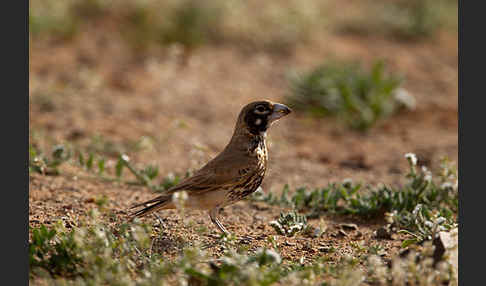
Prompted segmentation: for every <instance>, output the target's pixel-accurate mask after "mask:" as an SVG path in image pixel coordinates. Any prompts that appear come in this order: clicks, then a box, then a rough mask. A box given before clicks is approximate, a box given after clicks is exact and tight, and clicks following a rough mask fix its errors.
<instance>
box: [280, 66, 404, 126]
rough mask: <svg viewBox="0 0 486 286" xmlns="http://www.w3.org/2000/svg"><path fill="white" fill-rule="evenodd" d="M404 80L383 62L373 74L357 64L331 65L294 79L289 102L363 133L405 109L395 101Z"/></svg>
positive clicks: (291, 104) (319, 67)
mask: <svg viewBox="0 0 486 286" xmlns="http://www.w3.org/2000/svg"><path fill="white" fill-rule="evenodd" d="M401 81H402V80H401V79H400V78H399V77H397V76H395V75H393V74H389V73H386V72H385V64H384V62H382V61H378V62H376V63H375V64H374V65H373V66H372V68H371V70H370V71H365V70H363V69H362V67H361V66H360V65H359V64H357V63H350V62H330V63H327V64H324V65H321V66H318V67H317V68H315V69H313V70H311V71H309V72H306V73H303V74H297V75H294V76H293V77H291V79H290V88H291V93H290V95H288V96H287V98H286V102H287V103H288V104H289V105H290V106H291V107H293V108H294V109H296V110H301V111H305V112H308V113H310V114H312V115H315V116H319V117H322V116H337V117H338V118H340V119H341V120H343V121H344V122H345V123H346V124H347V125H348V126H350V127H352V128H355V129H358V130H363V131H364V130H366V129H368V128H370V127H371V126H373V125H374V124H375V123H376V122H377V121H378V120H380V119H382V118H386V117H387V116H390V115H391V114H393V113H394V112H396V111H397V110H398V109H399V107H401V106H402V104H401V103H400V101H398V100H397V99H396V98H395V94H396V92H397V91H398V90H399V89H398V88H399V86H400V83H401Z"/></svg>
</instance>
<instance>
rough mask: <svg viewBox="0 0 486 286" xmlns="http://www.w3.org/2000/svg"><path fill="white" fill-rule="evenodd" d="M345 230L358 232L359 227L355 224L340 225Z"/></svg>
mask: <svg viewBox="0 0 486 286" xmlns="http://www.w3.org/2000/svg"><path fill="white" fill-rule="evenodd" d="M340 226H341V227H342V228H343V229H347V230H357V229H358V226H357V225H356V224H355V223H342V224H341V225H340Z"/></svg>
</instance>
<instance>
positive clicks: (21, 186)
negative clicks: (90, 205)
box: [0, 0, 29, 285]
mask: <svg viewBox="0 0 486 286" xmlns="http://www.w3.org/2000/svg"><path fill="white" fill-rule="evenodd" d="M4 4H5V5H3V7H2V9H1V10H2V17H1V19H2V20H1V25H0V30H1V32H2V33H1V35H2V44H1V45H0V46H1V48H2V53H1V55H2V58H3V60H2V65H1V67H2V70H3V73H2V81H1V83H2V97H1V98H2V99H3V104H2V109H3V110H2V111H3V112H2V113H1V120H2V123H3V124H2V125H3V126H4V127H3V128H2V136H1V138H2V140H1V142H2V153H3V154H4V156H6V159H7V162H5V161H3V163H2V164H1V166H2V167H3V168H2V172H1V177H2V181H3V180H6V182H5V183H3V184H2V188H1V194H2V203H3V204H2V208H1V210H2V214H1V215H2V231H1V233H2V235H1V236H0V237H1V243H2V244H1V245H2V247H3V250H4V251H3V253H2V257H3V259H1V260H0V261H1V262H2V264H3V265H1V268H0V269H1V270H2V284H5V285H28V283H29V281H28V277H29V272H28V271H29V261H28V259H29V256H28V247H29V244H28V236H29V229H28V225H29V224H28V222H29V217H28V216H29V173H28V160H29V159H28V151H27V150H28V145H29V133H28V131H29V61H28V59H29V37H28V35H29V30H28V6H29V1H27V0H25V1H8V2H5V3H4Z"/></svg>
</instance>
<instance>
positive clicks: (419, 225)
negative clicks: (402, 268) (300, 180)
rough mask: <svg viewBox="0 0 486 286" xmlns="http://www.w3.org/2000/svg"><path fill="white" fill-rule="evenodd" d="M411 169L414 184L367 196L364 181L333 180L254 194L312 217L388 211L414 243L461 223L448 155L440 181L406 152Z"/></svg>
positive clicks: (383, 188) (373, 190)
mask: <svg viewBox="0 0 486 286" xmlns="http://www.w3.org/2000/svg"><path fill="white" fill-rule="evenodd" d="M406 158H407V160H408V163H409V166H410V171H409V173H408V174H407V175H406V178H407V180H408V182H407V183H406V184H405V185H404V186H402V187H400V188H391V187H387V186H384V185H383V186H380V187H378V188H371V187H369V189H368V190H367V192H366V193H365V194H361V192H360V191H361V190H362V189H361V185H360V184H353V183H352V182H349V181H348V182H344V183H342V184H335V183H333V184H330V185H329V186H328V187H326V188H320V189H319V188H316V189H314V190H308V189H307V188H298V189H297V190H296V191H295V192H294V193H293V194H292V195H290V196H289V195H288V186H286V187H285V188H284V192H283V194H282V196H281V198H279V199H278V198H275V197H274V196H273V195H271V194H269V195H267V196H265V195H262V194H257V195H254V196H253V197H252V198H253V200H256V201H263V202H267V203H269V204H277V205H282V206H286V207H288V206H291V207H293V208H295V209H296V210H298V211H303V212H305V213H306V216H307V218H315V217H319V216H320V215H322V214H325V213H339V214H345V215H355V216H360V217H363V218H372V217H377V216H381V215H383V214H385V213H387V214H388V217H389V219H388V220H389V222H390V223H392V224H393V226H394V227H396V228H399V229H403V230H404V232H406V233H409V234H411V235H413V238H412V239H411V240H410V241H407V242H405V246H406V245H407V244H409V243H414V242H421V241H423V240H428V239H432V238H434V235H435V234H436V233H437V231H440V230H448V229H451V228H453V227H455V226H456V225H457V215H458V211H459V202H458V190H457V174H456V169H455V168H454V167H451V166H450V164H449V162H448V161H447V160H446V159H444V160H443V162H442V164H441V171H440V172H439V174H438V175H439V180H438V182H437V181H436V182H434V180H433V176H432V173H431V172H430V171H429V170H427V168H424V167H423V168H421V169H419V170H417V158H416V156H415V155H414V154H411V153H408V154H406Z"/></svg>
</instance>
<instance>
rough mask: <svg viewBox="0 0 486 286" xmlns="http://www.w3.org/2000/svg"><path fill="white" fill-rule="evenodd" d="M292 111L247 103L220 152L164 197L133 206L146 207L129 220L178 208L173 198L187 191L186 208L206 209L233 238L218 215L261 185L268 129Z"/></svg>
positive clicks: (268, 103) (269, 104)
mask: <svg viewBox="0 0 486 286" xmlns="http://www.w3.org/2000/svg"><path fill="white" fill-rule="evenodd" d="M291 111H292V110H291V109H290V108H289V107H288V106H286V105H284V104H281V103H274V102H272V101H270V100H260V101H254V102H251V103H248V104H247V105H245V106H244V107H243V108H242V109H241V111H240V113H239V115H238V118H237V121H236V125H235V127H234V131H233V135H232V137H231V139H230V141H229V143H228V144H227V145H226V147H225V148H224V149H223V150H222V151H221V153H219V154H218V155H217V156H216V157H214V158H213V159H212V160H210V161H209V162H208V163H206V164H205V165H204V166H203V167H202V168H200V169H199V170H197V171H196V172H194V173H193V175H192V176H190V177H187V178H186V179H184V180H182V181H181V182H180V183H178V184H177V185H175V186H173V187H171V188H169V189H168V190H166V192H164V194H162V195H160V196H158V197H156V198H154V199H152V200H149V201H146V202H143V203H139V204H136V205H134V206H132V207H131V208H130V209H132V210H133V209H136V208H140V207H143V208H141V209H139V210H137V211H133V212H132V213H131V214H130V217H131V218H132V219H135V218H137V217H143V216H146V215H148V214H151V213H153V212H156V211H159V210H166V209H175V208H177V205H176V202H174V200H173V199H172V197H173V195H174V194H176V193H177V192H181V191H185V192H186V194H187V199H186V200H185V202H184V207H186V208H190V209H199V210H207V211H208V212H209V217H210V219H211V222H212V223H213V224H214V225H215V226H216V227H217V228H218V229H219V230H220V231H221V232H222V233H223V234H226V235H230V233H229V232H228V231H227V230H226V228H225V227H224V226H223V224H222V223H221V221H220V220H219V212H220V210H221V209H222V208H224V207H225V206H228V205H230V204H233V203H236V202H238V201H240V200H242V199H244V198H245V197H247V196H248V195H250V194H251V193H253V192H255V191H256V190H257V189H258V187H259V186H260V185H261V183H262V181H263V178H264V177H265V173H266V171H267V162H268V151H267V144H266V135H267V130H268V129H269V127H270V126H271V125H272V124H273V123H275V122H276V121H278V120H279V119H281V118H283V117H284V116H286V115H288V114H290V113H291Z"/></svg>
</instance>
